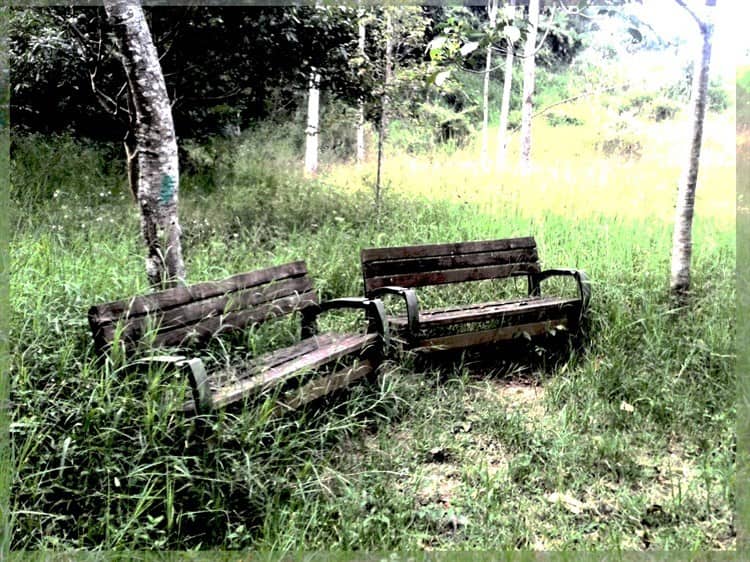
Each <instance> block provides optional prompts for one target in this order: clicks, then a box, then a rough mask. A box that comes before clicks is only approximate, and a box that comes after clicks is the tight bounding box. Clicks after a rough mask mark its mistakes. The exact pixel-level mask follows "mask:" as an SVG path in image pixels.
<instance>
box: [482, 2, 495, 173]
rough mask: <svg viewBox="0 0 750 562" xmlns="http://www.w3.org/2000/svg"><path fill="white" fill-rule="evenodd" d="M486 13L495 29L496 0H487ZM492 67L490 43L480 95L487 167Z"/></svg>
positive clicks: (483, 158) (484, 153) (485, 163)
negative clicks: (481, 93)
mask: <svg viewBox="0 0 750 562" xmlns="http://www.w3.org/2000/svg"><path fill="white" fill-rule="evenodd" d="M487 15H488V16H489V19H490V29H491V30H492V31H494V30H495V25H496V23H497V0H487ZM491 68H492V43H488V44H487V58H486V61H485V66H484V89H483V95H482V152H481V157H480V158H481V162H482V167H483V168H485V169H486V168H487V160H488V158H487V151H488V148H487V144H488V136H489V131H488V128H489V124H490V69H491Z"/></svg>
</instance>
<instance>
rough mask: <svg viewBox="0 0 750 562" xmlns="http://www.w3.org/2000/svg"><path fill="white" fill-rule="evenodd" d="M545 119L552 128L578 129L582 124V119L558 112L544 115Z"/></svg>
mask: <svg viewBox="0 0 750 562" xmlns="http://www.w3.org/2000/svg"><path fill="white" fill-rule="evenodd" d="M545 119H547V123H549V124H550V125H551V126H552V127H565V126H572V127H580V126H581V125H583V124H584V121H583V119H579V118H578V117H575V116H573V115H568V114H567V113H562V112H558V111H550V112H549V113H547V114H546V115H545Z"/></svg>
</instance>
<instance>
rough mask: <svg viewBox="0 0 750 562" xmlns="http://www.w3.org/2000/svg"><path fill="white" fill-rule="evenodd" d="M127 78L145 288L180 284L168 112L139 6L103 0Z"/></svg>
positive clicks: (175, 177)
mask: <svg viewBox="0 0 750 562" xmlns="http://www.w3.org/2000/svg"><path fill="white" fill-rule="evenodd" d="M104 7H105V10H106V12H107V17H108V19H109V21H110V23H111V24H112V28H113V29H114V33H115V37H116V39H117V43H118V45H119V48H120V53H121V56H122V61H123V65H124V66H125V72H126V74H127V77H128V85H129V88H130V92H131V95H132V105H133V109H134V111H135V131H134V133H135V134H134V136H135V145H134V147H135V148H134V151H133V152H132V153H131V154H129V155H128V158H130V159H132V160H131V161H129V165H131V164H132V167H129V170H131V177H132V176H134V180H133V181H134V186H135V192H136V198H137V200H138V205H139V207H140V210H141V231H142V233H143V238H144V240H145V242H146V246H147V248H148V255H147V257H146V274H147V275H148V280H149V283H150V284H151V286H153V287H155V288H165V287H170V286H174V285H177V284H182V283H184V280H185V265H184V262H183V259H182V246H181V244H180V233H181V230H180V223H179V221H178V218H177V201H178V193H179V161H178V158H177V140H176V137H175V132H174V123H173V121H172V108H171V106H170V103H169V96H168V95H167V88H166V84H165V82H164V76H163V74H162V71H161V66H160V65H159V58H158V56H157V54H156V48H155V47H154V43H153V41H152V39H151V33H150V31H149V29H148V25H147V23H146V19H145V18H144V15H143V10H142V9H141V6H140V4H138V3H135V2H133V1H132V0H131V1H128V0H106V1H105V3H104Z"/></svg>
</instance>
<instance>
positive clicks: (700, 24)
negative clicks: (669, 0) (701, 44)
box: [674, 0, 706, 31]
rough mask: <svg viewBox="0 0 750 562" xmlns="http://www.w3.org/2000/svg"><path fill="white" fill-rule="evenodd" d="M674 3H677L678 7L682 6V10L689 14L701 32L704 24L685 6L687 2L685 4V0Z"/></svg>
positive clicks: (677, 0) (676, 0)
mask: <svg viewBox="0 0 750 562" xmlns="http://www.w3.org/2000/svg"><path fill="white" fill-rule="evenodd" d="M674 1H675V2H677V4H678V5H680V6H682V8H683V9H684V10H685V11H686V12H687V13H688V14H690V16H691V17H692V18H693V19H694V20H695V22H696V23H697V24H698V27H699V28H700V29H701V31H702V30H703V28H704V27H705V25H706V23H705V22H704V21H703V20H702V19H701V18H700V17H698V14H696V13H695V12H694V11H693V9H692V8H691V7H690V6H688V5H687V2H685V0H674Z"/></svg>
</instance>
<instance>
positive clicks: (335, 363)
mask: <svg viewBox="0 0 750 562" xmlns="http://www.w3.org/2000/svg"><path fill="white" fill-rule="evenodd" d="M347 308H349V309H359V310H362V311H364V313H365V316H366V318H367V321H368V322H367V328H366V330H364V331H363V333H334V332H329V333H318V328H317V318H318V316H319V315H320V314H321V313H323V312H326V311H329V310H333V309H347ZM294 313H300V316H301V321H300V325H301V329H300V338H299V341H298V342H297V343H295V344H294V345H291V346H288V347H284V348H283V349H277V350H274V351H271V352H268V353H266V354H263V355H261V356H259V357H253V358H247V357H242V358H241V360H239V361H238V362H237V364H232V365H231V366H230V367H227V366H223V367H221V368H218V369H217V370H214V371H212V372H207V369H206V364H205V362H204V360H202V359H201V358H200V357H197V356H195V355H196V354H197V353H200V351H201V350H202V349H204V348H205V346H206V345H207V344H208V342H209V341H210V340H212V339H213V338H217V337H220V336H225V335H228V334H232V335H235V336H236V335H238V333H242V332H243V331H245V330H248V329H251V328H253V327H256V326H258V325H260V324H262V323H264V322H266V321H268V320H271V319H279V318H281V317H285V316H288V315H292V314H294ZM88 319H89V325H90V327H91V330H92V333H93V336H94V345H95V348H96V350H97V352H98V353H99V354H100V356H101V357H104V356H106V354H107V353H108V352H111V351H112V346H118V347H120V348H121V349H122V350H123V352H124V353H125V357H126V358H128V360H130V358H132V359H133V360H132V364H133V365H136V366H144V365H149V364H162V366H163V367H165V368H173V369H176V370H179V371H183V372H184V373H185V374H186V375H187V377H188V379H189V382H190V387H191V389H192V400H190V399H188V400H187V401H186V403H185V407H184V409H185V410H187V411H193V412H196V413H205V412H208V411H210V410H213V409H217V408H221V407H224V406H226V405H228V404H231V403H233V402H238V401H242V400H245V399H246V398H248V397H252V396H254V395H257V394H260V393H261V392H263V391H268V390H275V391H277V392H278V393H279V394H278V396H279V400H278V403H277V408H278V409H279V410H280V411H283V410H284V409H295V408H297V407H299V406H301V405H302V404H305V403H307V402H310V401H312V400H315V399H316V398H319V397H321V396H323V395H325V394H328V393H330V392H332V391H334V390H336V389H339V388H343V387H345V386H347V385H349V384H350V383H352V382H354V381H355V380H357V379H361V378H363V377H365V376H367V375H368V374H370V373H373V372H374V371H375V370H376V368H377V366H378V363H379V361H380V359H381V356H382V352H383V346H384V345H385V344H386V343H387V338H388V336H387V325H386V324H385V320H384V309H383V304H382V303H381V302H380V301H379V300H374V299H366V298H365V299H363V298H344V299H334V300H329V301H327V302H320V301H319V299H318V296H317V293H316V292H315V290H314V288H313V283H312V280H311V279H310V277H309V276H308V273H307V267H306V265H305V262H303V261H297V262H293V263H288V264H284V265H280V266H277V267H270V268H268V269H262V270H258V271H252V272H248V273H242V274H239V275H235V276H232V277H229V278H227V279H224V280H222V281H216V282H206V283H199V284H196V285H191V286H184V287H175V288H172V289H167V290H163V291H159V292H155V293H152V294H147V295H142V296H136V297H134V298H129V299H125V300H120V301H117V302H111V303H107V304H102V305H99V306H93V307H91V309H90V310H89V313H88ZM295 322H296V321H295ZM154 347H158V348H177V351H175V353H176V354H170V355H158V356H153V357H148V356H146V357H141V358H140V359H137V360H136V357H137V355H138V353H136V352H137V351H138V350H139V349H140V350H141V351H140V354H141V355H143V351H144V349H145V350H146V351H149V350H151V349H152V348H154ZM290 387H295V388H290Z"/></svg>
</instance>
